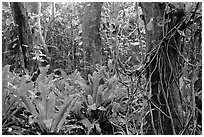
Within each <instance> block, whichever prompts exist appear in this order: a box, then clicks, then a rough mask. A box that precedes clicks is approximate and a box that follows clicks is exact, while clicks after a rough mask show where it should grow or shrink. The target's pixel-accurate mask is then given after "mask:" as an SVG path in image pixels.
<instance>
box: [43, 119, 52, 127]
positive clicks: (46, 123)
mask: <svg viewBox="0 0 204 137" xmlns="http://www.w3.org/2000/svg"><path fill="white" fill-rule="evenodd" d="M52 121H53V119H45V120H43V122H44V123H45V125H46V127H47V128H48V129H50V128H51V126H52Z"/></svg>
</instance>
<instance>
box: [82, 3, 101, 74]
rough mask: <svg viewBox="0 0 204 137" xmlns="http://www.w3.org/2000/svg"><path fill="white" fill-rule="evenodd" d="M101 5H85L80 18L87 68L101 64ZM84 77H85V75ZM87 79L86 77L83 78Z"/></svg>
mask: <svg viewBox="0 0 204 137" xmlns="http://www.w3.org/2000/svg"><path fill="white" fill-rule="evenodd" d="M101 8H102V3H100V2H92V3H86V4H85V7H84V12H83V13H84V14H83V18H82V36H83V47H84V49H85V62H86V63H88V65H89V66H91V65H93V64H96V63H101V39H100V34H99V31H100V30H99V25H100V19H101ZM85 75H87V74H86V73H85ZM85 77H87V76H85Z"/></svg>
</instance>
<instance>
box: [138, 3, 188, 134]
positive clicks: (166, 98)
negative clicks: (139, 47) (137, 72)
mask: <svg viewBox="0 0 204 137" xmlns="http://www.w3.org/2000/svg"><path fill="white" fill-rule="evenodd" d="M177 4H178V5H176V4H175V5H176V6H175V5H173V4H169V5H167V4H166V3H141V6H142V9H143V13H144V19H145V20H144V22H145V25H146V45H147V48H148V50H147V52H148V53H147V55H148V56H149V59H150V60H149V62H148V63H147V80H149V83H150V85H149V87H150V88H149V91H148V94H149V96H148V102H149V108H150V113H149V116H148V117H147V118H146V120H147V123H148V125H149V128H148V129H147V133H146V134H179V132H180V131H181V130H182V127H183V122H184V121H183V110H182V107H181V105H182V101H181V93H180V90H179V87H178V82H179V81H178V79H179V72H181V70H180V69H179V67H180V66H179V63H178V61H179V60H178V59H179V58H178V52H177V49H180V48H181V47H180V46H181V44H180V41H181V36H180V34H179V33H178V30H179V31H183V30H184V29H185V26H184V24H183V22H182V21H183V19H184V17H185V12H184V6H183V3H177ZM167 7H168V8H170V9H169V10H170V11H168V12H167V10H166V9H167ZM171 9H174V11H173V10H172V11H171ZM152 19H153V20H152ZM151 20H152V21H151ZM164 20H165V22H164Z"/></svg>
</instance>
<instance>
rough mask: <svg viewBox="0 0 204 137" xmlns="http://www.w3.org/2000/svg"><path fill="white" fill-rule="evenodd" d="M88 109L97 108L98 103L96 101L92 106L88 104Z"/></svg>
mask: <svg viewBox="0 0 204 137" xmlns="http://www.w3.org/2000/svg"><path fill="white" fill-rule="evenodd" d="M88 109H91V110H96V103H94V104H93V105H91V106H88Z"/></svg>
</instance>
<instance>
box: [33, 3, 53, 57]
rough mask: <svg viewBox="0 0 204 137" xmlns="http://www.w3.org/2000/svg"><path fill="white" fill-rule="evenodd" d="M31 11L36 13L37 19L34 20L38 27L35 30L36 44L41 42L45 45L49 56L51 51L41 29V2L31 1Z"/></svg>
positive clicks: (45, 52) (44, 48) (45, 51)
mask: <svg viewBox="0 0 204 137" xmlns="http://www.w3.org/2000/svg"><path fill="white" fill-rule="evenodd" d="M31 13H34V14H36V15H37V16H36V19H35V22H34V26H35V27H36V29H37V30H36V31H35V34H34V35H35V39H34V45H38V44H41V45H42V47H43V51H44V54H45V55H46V56H47V57H49V51H48V48H47V45H46V43H45V39H44V37H43V35H42V30H41V23H40V14H41V2H31Z"/></svg>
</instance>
